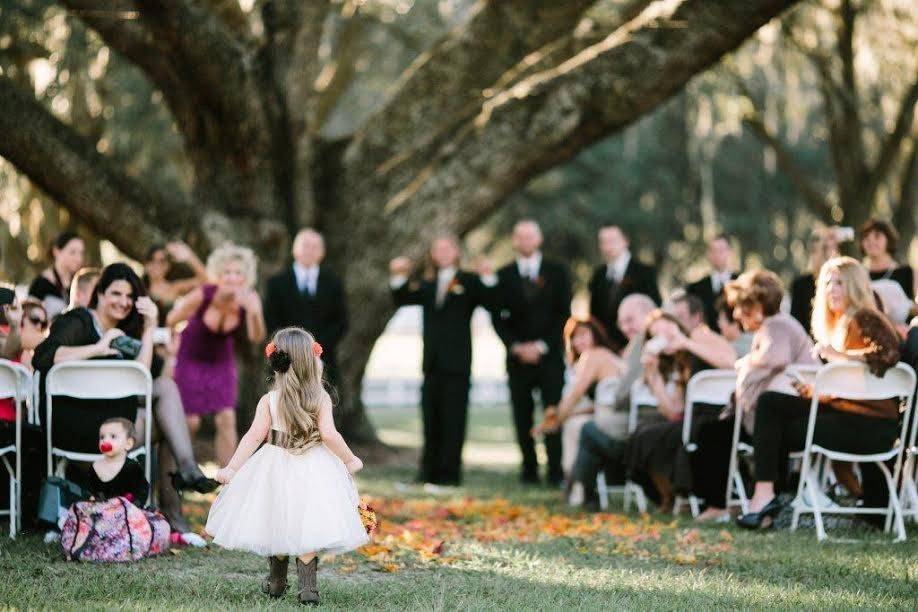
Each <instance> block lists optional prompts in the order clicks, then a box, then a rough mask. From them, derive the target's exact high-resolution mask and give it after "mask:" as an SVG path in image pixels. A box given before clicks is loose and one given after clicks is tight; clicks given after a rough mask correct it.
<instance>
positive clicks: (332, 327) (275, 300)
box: [265, 266, 347, 367]
mask: <svg viewBox="0 0 918 612" xmlns="http://www.w3.org/2000/svg"><path fill="white" fill-rule="evenodd" d="M265 324H266V325H267V327H268V333H269V334H273V333H274V332H275V331H277V330H278V329H281V328H282V327H287V326H290V325H298V326H300V327H302V328H303V329H305V330H306V331H308V332H309V333H311V334H312V335H313V336H315V338H316V340H318V341H319V343H320V344H321V345H322V348H323V349H324V352H323V353H322V360H323V361H325V363H326V364H328V365H330V366H331V367H334V366H335V365H336V361H335V354H336V347H337V345H338V343H339V342H340V341H341V338H343V337H344V334H345V333H346V332H347V300H346V298H345V295H344V287H343V286H342V284H341V280H340V279H339V278H338V276H337V275H336V274H335V273H334V272H332V270H331V269H330V268H328V267H326V266H319V277H318V279H317V281H316V294H315V296H310V295H309V293H308V292H306V291H304V292H302V293H300V290H299V288H298V287H297V286H296V274H294V272H293V266H288V267H287V268H286V269H285V270H284V271H283V272H281V273H279V274H277V275H276V276H273V277H271V278H270V279H269V280H268V287H267V291H266V295H265Z"/></svg>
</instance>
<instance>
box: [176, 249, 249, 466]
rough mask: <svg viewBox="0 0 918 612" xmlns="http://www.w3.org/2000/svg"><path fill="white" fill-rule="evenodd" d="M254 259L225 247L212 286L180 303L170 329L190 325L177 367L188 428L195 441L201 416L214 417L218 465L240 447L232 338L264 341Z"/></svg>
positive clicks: (214, 265) (214, 263)
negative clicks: (242, 330) (242, 332)
mask: <svg viewBox="0 0 918 612" xmlns="http://www.w3.org/2000/svg"><path fill="white" fill-rule="evenodd" d="M255 267H256V264H255V254H254V253H253V252H252V250H251V249H247V248H244V247H240V246H236V245H234V244H230V243H227V244H224V245H223V246H221V247H220V248H218V249H217V250H215V251H214V252H213V253H211V255H210V257H208V258H207V273H208V276H209V277H210V279H211V283H212V284H205V285H203V286H202V287H199V288H197V289H195V290H194V291H192V292H191V293H189V294H187V295H186V296H185V297H183V298H182V299H180V300H179V301H178V302H177V303H176V305H175V307H174V308H173V309H172V310H171V311H170V312H169V316H168V318H167V319H166V324H167V325H168V326H170V327H172V326H175V325H177V324H178V323H180V322H182V321H187V325H186V326H185V329H184V330H183V331H182V336H181V344H180V345H179V350H178V356H177V360H176V364H175V382H176V384H177V385H178V387H179V391H181V394H182V403H183V404H184V406H185V413H186V415H187V418H188V428H189V429H190V430H191V433H192V435H194V434H195V433H196V432H197V431H198V429H199V428H200V426H201V416H202V415H205V414H213V415H214V426H215V428H216V430H217V431H216V437H215V446H216V454H217V460H218V461H219V462H220V463H221V464H225V463H226V462H227V461H229V458H230V455H231V454H232V452H233V449H234V448H235V446H236V441H237V435H236V393H237V392H236V385H237V377H236V360H235V355H234V353H233V336H234V335H236V332H237V331H238V330H239V329H240V328H241V327H243V326H244V327H245V330H246V337H247V338H248V340H249V342H251V343H253V344H257V343H259V342H261V341H262V340H263V339H264V337H265V321H264V317H263V316H262V307H261V299H260V298H259V297H258V294H257V293H256V292H255V290H254V289H253V288H252V287H253V286H254V284H255Z"/></svg>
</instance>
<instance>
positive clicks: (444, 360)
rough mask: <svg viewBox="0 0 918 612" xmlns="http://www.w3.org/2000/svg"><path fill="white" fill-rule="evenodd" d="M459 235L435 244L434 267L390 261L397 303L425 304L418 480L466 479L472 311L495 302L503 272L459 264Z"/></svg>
mask: <svg viewBox="0 0 918 612" xmlns="http://www.w3.org/2000/svg"><path fill="white" fill-rule="evenodd" d="M460 254H461V252H460V249H459V241H458V239H457V238H456V237H455V236H452V235H443V236H438V237H437V238H435V239H434V241H433V243H432V244H431V247H430V263H431V264H432V266H431V267H432V269H431V270H428V271H427V274H425V275H423V276H422V277H420V278H417V277H415V278H410V275H411V272H412V269H413V268H414V265H413V263H412V261H411V260H410V259H408V258H406V257H397V258H395V259H393V260H392V262H391V263H390V264H389V272H390V274H391V278H390V281H389V285H390V287H391V289H392V297H393V299H394V301H395V305H396V306H407V305H420V306H421V307H422V308H423V316H424V319H423V321H424V360H423V366H422V369H423V370H424V383H423V386H422V387H421V417H422V420H423V425H424V447H423V450H422V452H421V465H420V470H419V472H418V478H417V479H418V481H419V482H423V483H430V484H434V485H447V486H454V485H458V484H459V483H460V482H461V480H462V446H463V445H464V444H465V426H466V420H467V419H466V417H467V414H468V407H469V378H470V377H471V373H472V331H471V321H472V314H473V313H474V312H475V308H477V307H478V306H483V307H486V308H488V307H491V306H493V304H494V297H495V293H496V285H497V278H496V277H495V276H494V273H493V271H492V270H491V266H490V264H489V263H487V262H484V261H483V262H481V263H480V264H479V268H478V272H479V275H481V278H479V275H476V274H472V273H471V272H466V271H464V270H460V269H459V257H460Z"/></svg>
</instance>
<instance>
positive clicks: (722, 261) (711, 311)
mask: <svg viewBox="0 0 918 612" xmlns="http://www.w3.org/2000/svg"><path fill="white" fill-rule="evenodd" d="M708 263H709V264H711V272H710V273H709V274H708V275H707V276H705V277H704V278H702V279H700V280H698V281H696V282H694V283H692V284H690V285H688V286H686V288H685V292H686V293H688V294H689V295H694V296H696V297H697V298H698V299H699V300H701V303H702V304H704V318H705V322H707V324H708V327H710V328H711V329H714V330H716V329H717V307H716V303H717V298H718V297H720V296H721V295H723V292H724V287H725V286H726V284H727V283H728V282H730V281H732V280H733V279H735V278H736V277H737V276H739V273H737V272H735V271H733V269H732V268H731V266H732V265H733V245H732V244H730V238H729V237H728V236H727V235H726V234H718V235H717V236H715V237H714V238H712V239H711V240H709V241H708Z"/></svg>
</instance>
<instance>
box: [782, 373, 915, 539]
mask: <svg viewBox="0 0 918 612" xmlns="http://www.w3.org/2000/svg"><path fill="white" fill-rule="evenodd" d="M822 395H831V396H834V397H838V398H844V399H849V400H881V399H887V398H890V397H895V398H898V399H899V401H900V403H901V405H902V406H903V407H904V408H903V412H904V414H903V415H902V428H901V431H900V433H899V439H898V441H897V442H896V443H894V444H893V446H892V448H890V449H888V450H883V451H880V452H877V453H872V454H857V453H843V452H840V451H836V450H832V449H829V448H826V447H824V446H821V445H819V444H814V443H813V432H814V431H815V428H816V418H817V412H818V410H819V397H820V396H822ZM914 395H915V371H914V370H913V369H912V368H911V367H910V366H908V365H907V364H904V363H899V364H897V365H896V366H895V367H894V368H890V369H889V370H888V371H887V372H886V375H885V376H883V378H878V377H876V376H874V375H873V374H871V373H870V372H869V371H868V369H867V367H866V366H865V365H864V364H863V363H861V362H859V361H850V362H849V361H842V362H835V363H830V364H828V365H825V366H823V367H822V368H821V369H820V370H819V372H817V374H816V379H815V381H814V383H813V399H812V401H811V402H810V418H809V423H808V426H807V433H806V445H805V446H804V449H803V460H802V463H801V468H800V484H799V486H798V487H797V497H796V499H795V500H794V503H793V508H794V516H793V520H792V522H791V530H795V529H796V528H797V525H798V523H799V521H800V515H801V514H804V513H811V514H812V515H813V519H814V521H815V523H816V537H817V538H818V539H819V540H824V539H825V537H826V533H825V527H824V525H823V520H822V515H823V514H830V513H831V514H885V515H886V530H887V531H888V530H889V528H890V522H891V521H890V519H892V522H894V523H895V528H896V538H895V539H896V541H897V542H901V541H904V540H905V524H904V521H903V519H902V507H901V505H900V503H899V495H898V492H897V491H896V479H897V478H898V477H899V470H900V468H901V467H902V451H903V446H904V444H903V442H904V441H905V435H906V432H907V431H908V423H909V415H910V413H911V409H912V400H913V399H914ZM823 458H825V459H829V460H833V461H850V462H872V463H875V464H876V465H877V467H879V469H880V471H881V472H882V473H883V476H884V478H885V479H886V487H887V489H888V490H889V504H888V505H887V507H886V508H865V507H849V506H835V507H832V508H822V507H821V504H820V501H819V499H820V496H819V491H820V482H819V477H818V473H819V467H820V466H819V463H820V460H822V459H823ZM892 459H895V466H894V468H893V472H892V474H891V473H890V471H889V468H887V467H886V462H887V461H890V460H892ZM807 493H809V495H806V494H807Z"/></svg>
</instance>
